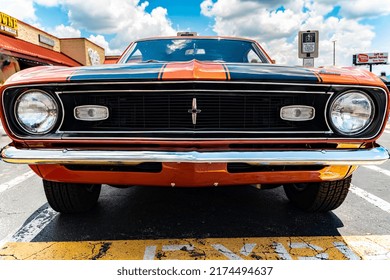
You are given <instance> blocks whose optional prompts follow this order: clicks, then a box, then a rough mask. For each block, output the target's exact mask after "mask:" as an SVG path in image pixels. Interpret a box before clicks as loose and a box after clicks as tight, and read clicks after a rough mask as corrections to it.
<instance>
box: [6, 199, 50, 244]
mask: <svg viewBox="0 0 390 280" xmlns="http://www.w3.org/2000/svg"><path fill="white" fill-rule="evenodd" d="M57 215H58V212H56V211H54V210H53V209H52V208H51V207H49V206H48V207H46V208H44V209H42V210H41V212H39V213H38V214H37V215H36V216H35V218H34V219H32V220H31V221H30V222H28V223H27V224H25V225H24V226H22V227H21V228H20V229H19V230H17V231H16V233H14V234H13V235H11V236H8V237H6V238H4V239H3V240H1V241H0V248H1V247H3V246H4V244H6V243H7V242H30V241H31V240H33V239H34V238H35V237H36V236H37V235H38V234H39V233H40V232H41V231H42V230H43V229H44V228H45V227H46V226H47V225H48V224H50V222H51V221H53V219H54V218H55V217H56V216H57Z"/></svg>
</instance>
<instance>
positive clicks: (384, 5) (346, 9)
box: [316, 0, 390, 19]
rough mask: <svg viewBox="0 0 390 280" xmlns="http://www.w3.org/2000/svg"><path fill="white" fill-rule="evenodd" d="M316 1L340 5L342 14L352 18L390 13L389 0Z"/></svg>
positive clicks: (329, 4)
mask: <svg viewBox="0 0 390 280" xmlns="http://www.w3.org/2000/svg"><path fill="white" fill-rule="evenodd" d="M316 2H318V3H320V4H323V5H326V6H340V7H341V9H340V14H341V15H342V16H343V17H347V18H351V19H352V18H353V19H359V18H364V17H378V16H382V15H389V14H390V1H388V0H354V1H351V0H317V1H316Z"/></svg>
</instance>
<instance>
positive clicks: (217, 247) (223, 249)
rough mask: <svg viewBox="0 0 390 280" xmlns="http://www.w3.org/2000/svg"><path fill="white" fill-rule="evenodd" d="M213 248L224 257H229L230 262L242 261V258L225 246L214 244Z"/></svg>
mask: <svg viewBox="0 0 390 280" xmlns="http://www.w3.org/2000/svg"><path fill="white" fill-rule="evenodd" d="M211 246H213V248H214V249H215V250H217V251H218V252H220V253H221V254H222V255H224V256H225V257H227V258H228V259H229V260H235V261H237V260H242V258H241V257H239V256H237V255H236V254H234V253H233V252H232V251H230V250H229V249H228V248H226V247H225V246H223V245H222V244H212V245H211Z"/></svg>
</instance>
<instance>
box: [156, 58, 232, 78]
mask: <svg viewBox="0 0 390 280" xmlns="http://www.w3.org/2000/svg"><path fill="white" fill-rule="evenodd" d="M227 77H228V76H227V72H226V69H225V67H224V66H223V64H221V63H210V62H208V63H205V62H200V61H198V60H191V61H189V62H174V63H168V64H167V65H166V66H165V68H164V69H163V72H162V76H161V79H162V80H227Z"/></svg>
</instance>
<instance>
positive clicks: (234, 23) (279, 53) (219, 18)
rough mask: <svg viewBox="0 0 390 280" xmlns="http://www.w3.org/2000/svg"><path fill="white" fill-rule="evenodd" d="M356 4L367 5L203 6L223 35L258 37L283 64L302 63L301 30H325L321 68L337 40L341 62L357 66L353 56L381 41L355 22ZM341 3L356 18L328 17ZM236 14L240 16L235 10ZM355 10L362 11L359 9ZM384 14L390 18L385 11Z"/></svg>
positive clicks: (304, 0)
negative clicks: (300, 53) (299, 46)
mask: <svg viewBox="0 0 390 280" xmlns="http://www.w3.org/2000/svg"><path fill="white" fill-rule="evenodd" d="M364 1H366V0H364ZM374 1H376V0H374ZM352 2H353V5H355V4H356V2H362V3H363V1H361V0H357V1H349V0H348V1H347V0H341V1H333V0H329V1H328V0H326V1H325V0H320V1H310V0H298V1H282V0H279V1H255V0H218V1H216V2H214V1H212V0H204V1H203V2H202V3H201V12H202V14H203V15H206V16H208V17H212V18H214V21H215V22H214V25H213V30H214V31H215V32H216V33H217V34H218V35H232V36H244V37H250V38H253V39H256V40H257V41H259V42H260V44H261V45H262V46H264V48H265V49H266V50H267V51H268V52H269V54H270V55H271V57H273V58H274V59H275V60H276V61H277V62H278V63H283V64H292V65H295V64H301V63H302V61H301V60H299V59H298V36H297V35H298V31H300V30H310V29H311V30H319V32H320V57H319V58H318V59H316V65H317V66H319V65H331V64H332V62H333V42H332V41H334V40H336V63H337V64H338V65H351V64H352V54H354V53H356V52H362V51H367V52H368V51H369V50H370V48H371V45H372V40H373V39H374V37H375V33H374V31H373V27H372V26H369V25H364V24H361V23H359V22H358V21H356V20H355V16H353V15H354V12H353V11H352V9H351V8H350V7H349V6H350V5H352ZM382 2H383V1H382ZM388 2H389V4H390V1H388ZM273 4H274V5H273ZM339 4H340V5H342V6H341V9H340V12H341V11H342V10H344V14H348V15H349V16H350V17H351V18H349V17H344V18H340V19H339V18H336V17H329V16H328V14H329V13H330V12H331V11H332V10H333V9H334V7H335V6H334V5H339ZM281 6H282V7H283V8H281ZM232 7H234V9H232ZM231 10H234V12H229V11H231ZM355 10H356V11H358V9H357V8H356V9H355ZM385 10H386V9H385ZM389 10H390V8H389ZM345 11H349V13H347V12H345ZM356 13H357V12H356ZM383 13H384V14H385V11H383ZM378 14H379V13H378Z"/></svg>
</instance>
